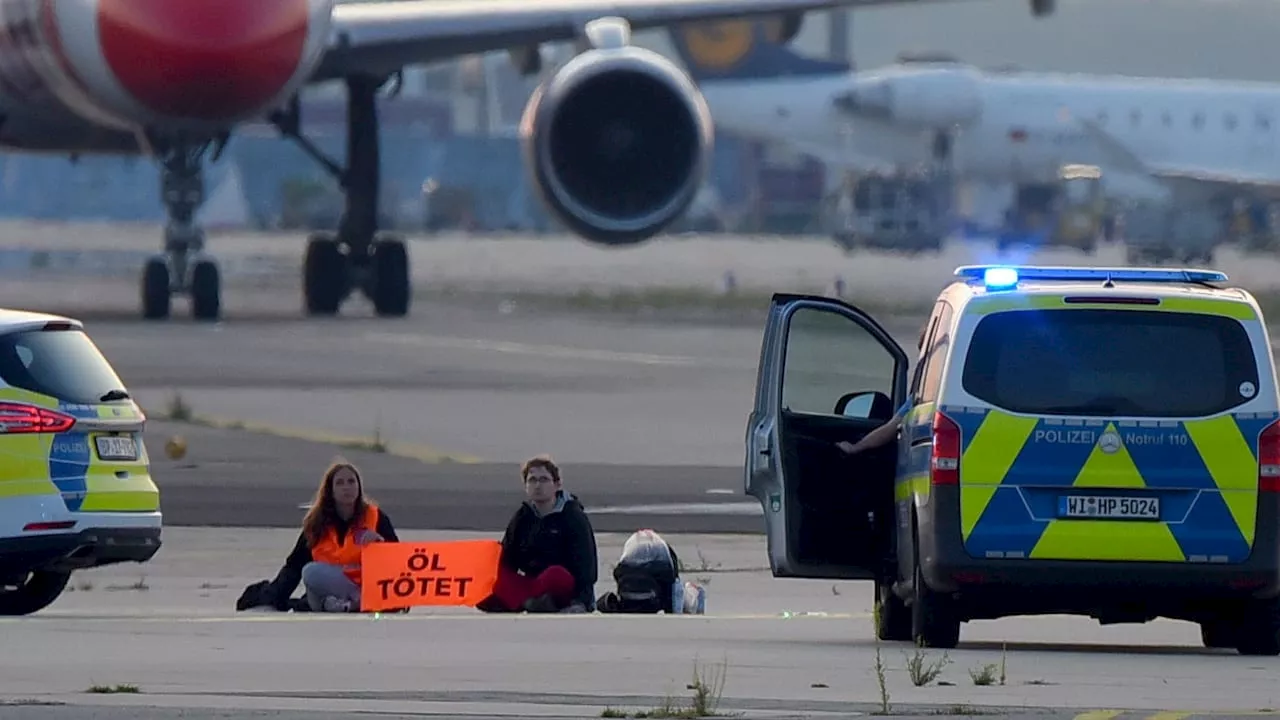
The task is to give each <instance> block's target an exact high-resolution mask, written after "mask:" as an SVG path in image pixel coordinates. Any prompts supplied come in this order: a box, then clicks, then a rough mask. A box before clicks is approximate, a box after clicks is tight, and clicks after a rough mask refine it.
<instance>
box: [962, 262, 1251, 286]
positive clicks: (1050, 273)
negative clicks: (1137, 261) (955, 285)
mask: <svg viewBox="0 0 1280 720" xmlns="http://www.w3.org/2000/svg"><path fill="white" fill-rule="evenodd" d="M955 274H956V277H962V278H967V279H970V280H981V281H982V284H983V285H985V286H986V287H987V288H989V289H991V290H1007V289H1010V288H1013V287H1016V286H1017V284H1018V281H1019V280H1101V281H1104V282H1105V281H1108V280H1110V281H1125V282H1183V283H1185V282H1194V283H1204V282H1226V280H1227V275H1226V273H1221V272H1218V271H1216V270H1193V269H1186V268H1184V269H1172V268H1170V269H1164V268H1132V267H1116V268H1108V267H1096V268H1090V267H1045V266H1013V267H1010V266H1007V265H964V266H961V267H958V268H956V273H955Z"/></svg>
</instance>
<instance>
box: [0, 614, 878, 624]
mask: <svg viewBox="0 0 1280 720" xmlns="http://www.w3.org/2000/svg"><path fill="white" fill-rule="evenodd" d="M652 617H664V618H667V617H669V618H675V619H677V620H676V621H677V622H679V621H681V620H683V621H685V622H692V621H694V620H865V619H868V618H870V617H872V615H871V613H828V612H795V613H790V612H781V613H727V614H711V613H707V614H705V615H670V616H666V615H650V614H643V615H637V614H628V613H617V614H615V613H599V612H597V613H585V614H575V613H546V614H542V613H493V614H489V613H477V614H474V615H472V614H467V615H462V614H459V615H452V614H448V615H446V614H439V615H435V614H418V615H414V614H413V613H409V614H407V615H405V614H400V613H378V612H362V613H325V612H317V613H310V612H301V613H292V612H262V613H257V612H253V611H249V612H247V613H246V614H245V615H243V616H231V617H229V616H203V617H202V616H199V615H168V616H164V615H160V616H157V615H154V614H152V615H126V614H122V613H113V614H111V613H103V614H101V615H88V614H81V613H67V614H55V613H44V614H42V615H40V616H38V617H7V618H0V625H15V624H19V623H32V624H36V623H58V624H66V623H120V622H128V623H147V624H157V623H199V624H218V623H255V622H265V623H288V622H353V621H365V620H381V619H384V618H395V620H396V622H407V621H411V620H412V621H419V622H422V621H446V620H453V621H456V620H470V621H478V620H499V621H506V622H524V621H531V620H544V621H545V620H565V619H569V618H579V619H580V618H594V619H596V620H619V621H622V622H645V621H646V620H648V619H649V618H652Z"/></svg>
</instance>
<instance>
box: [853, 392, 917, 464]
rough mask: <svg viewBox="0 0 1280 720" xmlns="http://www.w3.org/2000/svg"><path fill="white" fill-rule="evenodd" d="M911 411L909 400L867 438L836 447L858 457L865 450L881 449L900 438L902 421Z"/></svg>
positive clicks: (868, 434) (867, 435)
mask: <svg viewBox="0 0 1280 720" xmlns="http://www.w3.org/2000/svg"><path fill="white" fill-rule="evenodd" d="M910 410H911V401H910V400H908V401H907V402H905V403H903V404H902V407H900V408H898V412H896V413H894V415H893V417H892V418H890V419H889V420H887V421H885V423H884V424H883V425H881V426H880V427H878V428H876V429H875V430H872V431H871V432H869V433H867V434H866V436H864V437H863V438H862V439H861V440H859V441H858V442H856V443H851V442H848V441H846V440H842V441H840V442H838V443H836V447H838V448H840V449H841V450H843V451H844V452H846V453H848V454H849V455H856V454H857V453H860V452H863V451H864V450H870V449H872V448H877V447H880V446H881V445H884V444H886V443H888V442H889V441H890V440H893V439H894V438H896V437H897V436H898V429H899V428H901V427H902V421H903V419H904V418H906V416H907V413H908V412H909V411H910Z"/></svg>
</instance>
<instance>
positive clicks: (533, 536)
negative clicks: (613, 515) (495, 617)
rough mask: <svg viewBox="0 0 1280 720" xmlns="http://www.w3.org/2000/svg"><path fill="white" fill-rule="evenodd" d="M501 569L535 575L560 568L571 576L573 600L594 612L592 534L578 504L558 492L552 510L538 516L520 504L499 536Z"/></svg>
mask: <svg viewBox="0 0 1280 720" xmlns="http://www.w3.org/2000/svg"><path fill="white" fill-rule="evenodd" d="M499 562H500V564H501V565H503V566H504V567H507V568H510V569H511V570H516V571H521V572H523V573H525V574H526V575H537V574H538V573H540V572H542V571H543V570H545V569H547V568H549V567H551V566H553V565H560V566H562V567H563V568H565V569H566V570H568V571H569V573H570V574H571V575H573V579H574V580H575V581H576V582H575V587H574V600H576V601H577V602H580V603H582V604H583V605H584V606H585V607H586V608H587V609H588V610H594V609H595V604H596V603H595V585H596V580H597V575H598V574H599V568H598V562H599V561H598V560H597V554H596V534H595V531H594V530H592V528H591V521H590V520H588V519H587V513H586V511H585V510H584V509H583V507H582V503H581V502H580V501H579V500H578V499H577V498H576V497H574V496H573V495H571V494H568V493H565V492H564V491H563V490H562V491H560V497H559V502H557V503H556V508H555V509H554V510H552V511H551V512H549V513H547V514H546V515H544V516H541V517H539V516H538V512H537V511H536V510H534V508H533V505H531V504H530V503H527V502H525V503H521V505H520V508H519V509H518V510H516V512H515V514H514V515H513V516H512V517H511V522H509V523H507V531H506V533H505V534H504V535H503V536H502V558H501V560H500V561H499Z"/></svg>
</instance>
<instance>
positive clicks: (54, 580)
mask: <svg viewBox="0 0 1280 720" xmlns="http://www.w3.org/2000/svg"><path fill="white" fill-rule="evenodd" d="M70 579H71V573H60V572H52V571H49V570H36V571H35V572H32V573H30V574H29V575H27V577H26V580H25V581H23V582H22V583H21V584H20V585H18V586H17V587H5V586H3V585H0V615H30V614H31V613H34V612H39V611H40V610H43V609H45V608H47V607H49V605H51V604H53V601H54V600H57V599H58V596H59V595H61V594H62V591H63V590H65V589H66V587H67V582H68V581H69V580H70Z"/></svg>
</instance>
